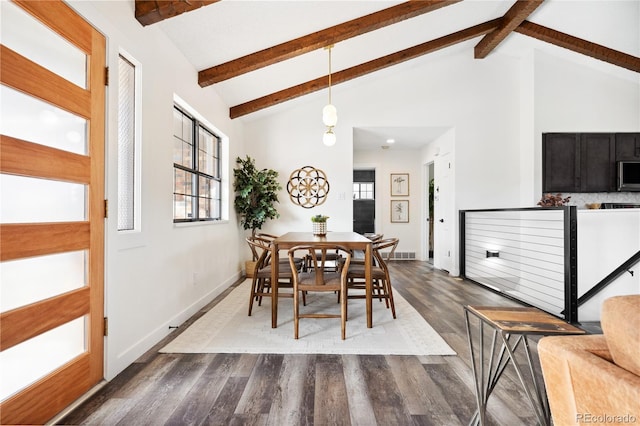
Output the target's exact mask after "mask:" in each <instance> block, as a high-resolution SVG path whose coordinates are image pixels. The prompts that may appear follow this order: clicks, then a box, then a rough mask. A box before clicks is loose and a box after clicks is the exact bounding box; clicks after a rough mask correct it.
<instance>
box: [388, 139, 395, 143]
mask: <svg viewBox="0 0 640 426" xmlns="http://www.w3.org/2000/svg"><path fill="white" fill-rule="evenodd" d="M387 143H388V144H392V143H396V140H395V139H387Z"/></svg>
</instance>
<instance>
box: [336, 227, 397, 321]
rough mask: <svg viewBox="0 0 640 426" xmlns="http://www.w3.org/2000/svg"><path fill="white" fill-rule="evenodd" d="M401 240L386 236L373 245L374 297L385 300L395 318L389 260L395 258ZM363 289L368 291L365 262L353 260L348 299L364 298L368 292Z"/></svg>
mask: <svg viewBox="0 0 640 426" xmlns="http://www.w3.org/2000/svg"><path fill="white" fill-rule="evenodd" d="M399 241H400V240H399V239H398V238H385V239H382V240H378V241H376V242H374V243H373V245H372V247H371V252H372V254H373V261H374V264H373V265H372V267H371V281H372V283H373V288H372V291H373V297H377V298H378V299H380V301H382V300H384V301H385V303H386V304H387V308H391V315H392V316H393V318H394V319H395V318H396V306H395V303H393V287H392V286H391V275H390V274H389V267H388V265H387V262H388V261H389V259H391V258H393V254H394V253H395V250H396V247H398V242H399ZM352 290H360V292H358V293H356V294H354V293H353V292H352V293H351V294H349V291H352ZM363 291H366V282H365V268H364V264H362V263H355V262H352V263H351V265H350V266H349V268H348V271H347V299H364V298H366V294H365V293H364V292H363Z"/></svg>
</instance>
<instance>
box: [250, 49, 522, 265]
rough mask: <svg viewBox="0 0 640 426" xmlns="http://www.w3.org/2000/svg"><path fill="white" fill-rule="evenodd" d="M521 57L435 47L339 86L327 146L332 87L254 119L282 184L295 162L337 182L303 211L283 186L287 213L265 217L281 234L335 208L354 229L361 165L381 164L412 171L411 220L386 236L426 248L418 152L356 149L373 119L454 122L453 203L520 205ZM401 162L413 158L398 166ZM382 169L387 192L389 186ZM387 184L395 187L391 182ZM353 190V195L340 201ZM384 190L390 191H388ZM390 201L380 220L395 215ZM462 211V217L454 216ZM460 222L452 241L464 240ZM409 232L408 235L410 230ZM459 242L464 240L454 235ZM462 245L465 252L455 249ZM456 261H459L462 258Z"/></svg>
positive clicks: (260, 156) (263, 162)
mask: <svg viewBox="0 0 640 426" xmlns="http://www.w3.org/2000/svg"><path fill="white" fill-rule="evenodd" d="M518 66H519V65H518V61H517V60H515V59H513V58H509V57H495V58H493V59H492V60H491V61H477V60H474V59H473V57H472V55H469V54H468V52H464V53H455V52H452V53H451V55H450V56H447V57H442V56H439V55H435V56H433V57H429V58H421V59H417V60H415V61H412V62H411V63H410V64H403V65H400V66H397V67H394V68H393V69H391V70H385V71H381V72H378V73H375V74H372V75H370V76H367V77H363V78H361V79H359V80H358V81H356V82H351V83H349V84H348V85H345V86H344V87H341V86H336V87H335V88H334V89H333V103H334V104H335V105H336V106H337V108H338V117H339V120H338V125H337V127H336V132H337V136H338V143H337V144H336V145H335V146H333V147H331V148H327V147H325V146H324V145H322V142H321V135H322V132H323V126H322V122H321V119H320V117H321V115H320V112H321V110H322V107H323V104H324V102H325V93H324V92H321V93H318V94H314V95H310V96H307V97H305V98H302V99H299V100H298V101H296V102H294V103H292V105H291V107H290V108H280V109H278V110H277V111H276V112H275V113H274V114H273V115H271V116H269V117H267V118H260V119H256V120H248V122H247V125H246V129H245V135H246V141H247V142H246V143H247V151H248V152H249V154H250V155H252V156H255V157H256V159H257V163H258V165H259V166H260V167H269V168H274V169H275V170H277V171H278V172H279V173H280V176H281V181H282V183H283V186H284V185H285V184H286V181H287V179H288V176H289V174H290V173H291V172H292V171H293V170H294V169H295V168H297V167H300V166H304V165H312V166H315V167H318V168H321V169H323V170H324V171H325V172H326V173H327V175H328V177H329V180H330V183H331V194H330V196H329V199H328V201H327V202H326V203H325V204H324V205H322V206H320V207H317V208H314V209H311V210H305V209H301V208H300V207H297V206H295V205H293V204H292V203H291V202H290V201H289V200H288V195H287V193H286V191H284V190H283V191H282V193H281V197H280V200H281V203H280V204H281V206H280V211H281V214H282V217H281V220H279V221H277V222H273V223H271V224H268V225H267V229H268V230H270V231H273V232H275V233H277V232H281V231H286V230H290V229H301V230H306V229H308V227H309V226H310V225H309V216H311V215H312V214H315V213H323V214H327V215H329V216H331V219H330V221H329V229H336V230H338V229H351V228H352V205H351V199H350V194H351V183H352V175H351V173H352V169H353V165H354V163H356V164H363V163H367V164H368V163H373V164H379V165H380V169H381V170H384V172H383V174H384V173H390V172H391V171H402V170H407V171H410V172H411V192H410V194H412V195H411V196H410V201H411V203H410V207H411V222H410V223H409V224H408V225H400V224H393V225H392V224H391V223H389V222H388V221H385V223H383V224H382V230H383V232H384V234H385V235H389V236H391V235H392V234H396V233H398V234H400V236H401V238H400V241H401V242H400V247H399V249H398V250H401V251H416V253H422V248H421V238H422V235H423V232H422V230H421V227H422V226H424V224H423V223H422V221H418V220H415V221H414V220H413V219H414V218H415V219H418V218H419V216H420V214H421V209H422V205H423V204H422V203H423V200H421V199H419V198H414V194H415V196H418V194H426V192H425V191H426V189H425V188H423V187H421V186H419V185H423V184H424V182H422V181H423V178H422V167H421V166H422V164H424V162H425V159H424V158H423V156H422V154H421V153H420V152H416V153H414V154H415V155H409V157H406V155H407V154H401V153H394V152H393V151H392V149H390V150H389V151H387V152H385V153H382V152H381V153H380V154H379V156H378V157H377V158H375V159H374V158H371V157H363V156H362V154H360V153H358V154H357V161H354V158H355V157H354V154H353V152H352V129H353V128H354V127H367V126H407V127H415V126H419V127H424V126H437V127H443V126H444V127H451V128H455V159H454V161H455V163H456V164H455V168H454V170H455V176H454V181H455V188H456V193H455V198H454V208H455V209H456V210H457V209H460V208H482V207H486V208H489V207H513V206H514V205H517V204H519V166H518V162H517V161H504V160H505V159H508V158H514V157H515V158H517V157H518V152H519V146H518V144H517V143H514V141H517V140H518V131H519V126H518V120H519V115H518V99H519V97H518V93H519V76H518ZM398 162H405V165H404V166H403V167H402V168H401V169H398V170H392V169H395V168H397V167H398ZM384 185H385V180H384V176H383V177H382V188H379V189H381V190H382V191H385V187H384ZM387 189H388V188H387ZM343 195H345V199H344V200H342V199H340V198H341V197H342V196H343ZM383 197H384V195H383ZM385 202H387V203H388V199H384V198H383V201H382V207H381V210H382V218H383V220H384V218H385V217H388V216H386V215H388V213H387V212H386V211H385ZM454 216H455V215H454ZM455 223H456V225H455V226H453V228H454V233H453V234H452V241H455V239H456V238H457V217H455ZM402 236H404V238H402ZM452 244H453V245H454V246H455V247H457V243H455V242H452ZM456 253H457V251H456ZM455 265H456V266H455V269H457V259H456V260H455Z"/></svg>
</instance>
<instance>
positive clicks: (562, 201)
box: [538, 194, 571, 207]
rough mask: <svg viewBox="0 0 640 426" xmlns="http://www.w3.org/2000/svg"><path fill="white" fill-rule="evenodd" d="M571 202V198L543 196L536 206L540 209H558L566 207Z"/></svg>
mask: <svg viewBox="0 0 640 426" xmlns="http://www.w3.org/2000/svg"><path fill="white" fill-rule="evenodd" d="M570 200H571V196H568V197H566V198H562V194H556V195H553V194H543V195H542V198H541V199H540V201H538V205H539V206H542V207H559V206H564V205H566V204H567V203H568V202H569V201H570Z"/></svg>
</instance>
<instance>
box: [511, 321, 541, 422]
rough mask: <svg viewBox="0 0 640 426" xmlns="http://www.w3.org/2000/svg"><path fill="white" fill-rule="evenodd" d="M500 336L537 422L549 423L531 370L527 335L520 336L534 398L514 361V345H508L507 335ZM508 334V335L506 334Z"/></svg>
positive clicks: (537, 384)
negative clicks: (522, 341) (512, 346)
mask: <svg viewBox="0 0 640 426" xmlns="http://www.w3.org/2000/svg"><path fill="white" fill-rule="evenodd" d="M501 336H502V340H503V344H504V346H505V347H506V350H507V353H508V354H509V358H510V359H511V361H512V362H511V364H513V367H514V369H515V370H516V374H517V375H518V379H520V383H521V384H522V388H523V389H524V392H525V394H526V395H527V398H528V399H529V403H530V404H531V408H532V409H533V411H534V413H535V414H536V417H537V418H538V422H539V424H541V425H545V426H546V425H549V424H550V422H549V417H550V416H549V415H548V414H547V413H546V412H545V411H546V409H545V407H546V404H545V403H543V402H542V399H543V395H542V391H541V389H540V386H539V383H538V380H536V376H535V374H534V371H533V364H532V362H531V354H530V352H529V343H528V342H527V336H521V338H522V339H523V340H524V347H525V352H526V354H527V363H528V364H529V371H530V373H531V375H532V376H531V379H532V383H533V393H535V398H534V395H533V394H532V390H531V389H530V387H529V386H528V385H527V383H526V381H525V379H524V376H523V374H522V371H521V369H520V366H519V365H518V363H517V362H516V359H515V355H514V351H515V347H514V348H513V349H512V348H511V347H510V346H509V341H508V337H507V339H505V335H504V334H503V333H501ZM507 336H508V335H507Z"/></svg>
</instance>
